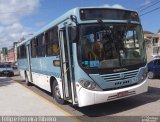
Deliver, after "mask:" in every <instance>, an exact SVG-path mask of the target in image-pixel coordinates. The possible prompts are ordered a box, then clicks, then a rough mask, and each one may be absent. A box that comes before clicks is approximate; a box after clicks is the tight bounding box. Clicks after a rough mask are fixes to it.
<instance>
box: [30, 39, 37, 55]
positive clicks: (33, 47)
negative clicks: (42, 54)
mask: <svg viewBox="0 0 160 122" xmlns="http://www.w3.org/2000/svg"><path fill="white" fill-rule="evenodd" d="M31 48H32V51H31V53H32V54H31V55H32V57H36V56H37V39H33V40H32V41H31Z"/></svg>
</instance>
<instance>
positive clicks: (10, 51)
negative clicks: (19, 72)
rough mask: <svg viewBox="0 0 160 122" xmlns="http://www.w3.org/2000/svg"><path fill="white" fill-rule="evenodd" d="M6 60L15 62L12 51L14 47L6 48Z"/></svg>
mask: <svg viewBox="0 0 160 122" xmlns="http://www.w3.org/2000/svg"><path fill="white" fill-rule="evenodd" d="M7 62H12V63H14V62H15V53H14V48H11V49H9V50H8V53H7Z"/></svg>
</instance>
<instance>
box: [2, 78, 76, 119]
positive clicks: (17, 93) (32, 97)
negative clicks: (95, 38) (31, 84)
mask: <svg viewBox="0 0 160 122" xmlns="http://www.w3.org/2000/svg"><path fill="white" fill-rule="evenodd" d="M5 115H7V116H63V117H65V119H64V118H63V117H58V120H61V121H62V119H63V120H65V121H76V119H75V118H74V117H67V116H71V115H70V114H69V113H66V112H65V111H63V110H62V109H60V108H59V107H57V106H54V105H53V104H52V103H50V102H48V101H47V100H45V99H44V98H41V97H40V96H38V95H36V94H35V93H34V92H32V91H30V90H28V89H27V88H25V87H23V86H22V85H20V84H19V83H17V82H15V81H13V80H11V79H10V78H6V77H0V116H5Z"/></svg>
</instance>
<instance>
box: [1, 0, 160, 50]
mask: <svg viewBox="0 0 160 122" xmlns="http://www.w3.org/2000/svg"><path fill="white" fill-rule="evenodd" d="M155 1H156V0H0V48H2V47H11V46H12V45H13V42H15V41H17V40H18V39H19V38H21V37H23V36H24V37H26V36H27V35H28V34H31V33H34V32H36V31H38V30H39V29H40V28H42V27H43V26H44V25H46V24H48V23H49V22H51V21H52V20H54V19H55V18H57V17H59V16H60V15H62V14H63V13H65V12H66V11H68V10H70V9H72V8H74V7H82V6H104V5H105V6H112V7H118V8H119V7H120V8H123V7H124V8H127V9H133V10H140V9H142V8H143V6H145V5H147V4H148V5H149V4H150V3H151V2H155ZM157 1H158V0H157ZM158 6H160V3H159V4H157V5H155V6H152V7H149V8H148V9H146V10H143V11H142V12H140V14H143V13H145V12H147V11H149V10H152V9H154V8H156V7H158ZM159 18H160V9H159V10H157V11H154V12H152V13H150V14H146V15H144V16H142V17H141V21H142V25H143V29H144V30H148V31H152V32H157V31H158V29H159V28H160V21H159Z"/></svg>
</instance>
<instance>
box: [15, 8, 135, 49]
mask: <svg viewBox="0 0 160 122" xmlns="http://www.w3.org/2000/svg"><path fill="white" fill-rule="evenodd" d="M80 9H117V10H125V11H131V12H136V11H133V10H129V9H125V8H113V7H105V6H98V7H76V8H73V9H71V10H69V11H68V12H66V13H65V14H63V15H61V16H60V17H58V18H57V19H55V20H53V21H52V22H50V23H49V24H48V25H46V26H44V27H43V28H42V29H40V30H39V31H37V32H36V33H35V34H33V35H32V36H30V37H29V38H27V39H25V40H24V41H22V42H20V43H18V44H17V47H18V46H20V45H23V44H24V43H26V42H28V41H30V40H31V39H33V38H34V37H36V36H38V35H40V34H42V33H43V32H45V31H47V30H49V29H50V28H52V27H53V26H55V25H57V24H59V23H61V22H63V21H64V20H66V19H68V18H69V17H70V15H76V13H77V12H78V11H79V10H80Z"/></svg>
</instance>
